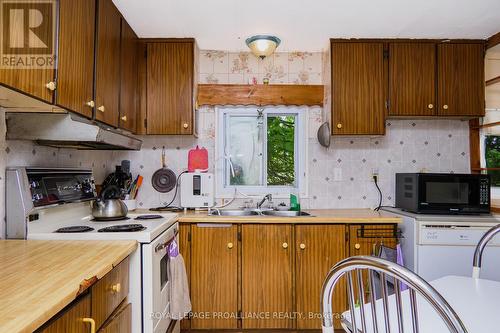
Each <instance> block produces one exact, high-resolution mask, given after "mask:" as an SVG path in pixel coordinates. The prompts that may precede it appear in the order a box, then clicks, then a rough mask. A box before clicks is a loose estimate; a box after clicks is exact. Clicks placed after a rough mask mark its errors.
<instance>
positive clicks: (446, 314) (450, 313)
mask: <svg viewBox="0 0 500 333" xmlns="http://www.w3.org/2000/svg"><path fill="white" fill-rule="evenodd" d="M363 270H367V271H368V286H369V288H370V300H369V301H370V303H371V304H370V309H371V313H372V315H371V317H372V321H373V323H372V324H373V332H374V333H379V330H378V321H377V311H376V306H375V302H376V298H375V292H374V291H375V288H376V283H375V281H374V279H373V273H374V272H377V273H379V274H380V286H381V293H382V307H383V309H384V323H385V328H386V330H385V331H380V333H391V330H390V326H389V318H390V317H389V302H388V297H389V295H388V291H387V279H386V277H390V278H392V279H394V287H395V288H394V289H395V290H394V292H395V304H396V310H397V315H398V318H397V319H398V322H397V323H398V326H397V327H398V332H399V333H402V332H403V316H402V312H403V308H402V301H401V283H404V284H406V285H407V286H408V293H409V298H410V307H411V309H410V310H411V311H410V313H411V317H412V328H413V332H414V333H418V332H419V322H418V311H417V301H416V300H417V298H416V295H417V294H418V295H419V296H421V297H422V298H423V299H424V300H426V301H427V302H428V303H429V304H430V305H431V306H432V307H433V309H434V310H435V311H436V312H437V313H438V314H439V316H440V317H441V318H442V320H443V321H444V323H445V324H446V326H447V327H448V330H449V331H450V332H451V333H467V329H466V328H465V326H464V324H463V323H462V321H461V320H460V318H459V317H458V315H457V314H456V312H455V311H454V310H453V309H452V308H451V306H450V305H449V304H448V302H447V301H446V300H445V299H444V298H443V296H441V294H439V292H438V291H437V290H436V289H434V288H433V287H432V286H431V285H430V284H429V283H428V282H427V281H425V280H424V279H422V278H421V277H420V276H418V275H417V274H415V273H413V272H412V271H410V270H408V269H406V268H404V267H403V266H400V265H398V264H395V263H393V262H390V261H388V260H385V259H380V258H377V257H371V256H355V257H350V258H347V259H344V260H342V261H340V262H338V263H337V264H336V265H335V266H333V267H332V269H331V270H330V272H329V273H328V275H327V277H326V279H325V281H324V282H323V288H322V294H321V315H322V330H323V333H333V332H334V320H333V319H334V316H333V314H334V312H333V308H332V296H333V291H334V289H335V286H336V284H337V283H338V282H339V280H340V278H341V277H343V276H345V275H346V276H347V294H348V297H347V299H348V303H349V313H350V316H351V321H350V326H351V328H352V329H351V331H352V332H356V333H357V332H365V333H366V324H367V323H366V314H365V309H364V306H363V305H366V303H365V296H364V292H365V290H364V287H363V281H362V271H363ZM353 272H355V275H356V281H355V282H356V288H357V290H358V294H359V301H360V303H361V304H360V306H359V314H360V317H361V318H360V319H361V327H360V329H358V327H357V326H358V325H357V321H356V313H355V311H354V307H355V295H354V286H353V283H354V282H353V278H352V277H353Z"/></svg>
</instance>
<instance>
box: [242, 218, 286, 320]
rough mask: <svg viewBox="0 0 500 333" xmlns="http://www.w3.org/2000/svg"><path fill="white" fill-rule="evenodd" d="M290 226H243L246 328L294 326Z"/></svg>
mask: <svg viewBox="0 0 500 333" xmlns="http://www.w3.org/2000/svg"><path fill="white" fill-rule="evenodd" d="M292 242H293V239H292V226H291V225H278V224H244V225H242V226H241V272H242V273H241V292H242V296H241V301H242V307H241V310H242V315H243V321H242V322H243V328H244V329H246V328H282V329H284V328H292V327H293V321H292V319H291V317H290V316H291V315H292V312H293V284H292V261H293V243H292Z"/></svg>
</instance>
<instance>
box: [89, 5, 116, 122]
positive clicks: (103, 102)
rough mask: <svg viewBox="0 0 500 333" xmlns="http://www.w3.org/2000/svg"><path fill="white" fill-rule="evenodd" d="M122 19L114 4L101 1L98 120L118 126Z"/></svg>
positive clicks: (98, 39) (98, 50)
mask: <svg viewBox="0 0 500 333" xmlns="http://www.w3.org/2000/svg"><path fill="white" fill-rule="evenodd" d="M120 26H121V16H120V12H119V11H118V9H117V8H116V7H115V5H114V4H113V2H112V1H111V0H98V13H97V34H96V38H97V42H96V45H97V50H96V75H95V96H96V97H95V107H96V111H95V118H96V119H97V120H99V121H102V122H103V123H106V124H108V125H111V126H115V127H117V126H118V118H119V104H120V37H121V36H120Z"/></svg>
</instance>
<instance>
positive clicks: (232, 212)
mask: <svg viewBox="0 0 500 333" xmlns="http://www.w3.org/2000/svg"><path fill="white" fill-rule="evenodd" d="M209 215H210V216H279V217H298V216H311V214H309V213H306V212H297V211H292V210H260V209H220V210H219V209H215V210H212V211H210V213H209Z"/></svg>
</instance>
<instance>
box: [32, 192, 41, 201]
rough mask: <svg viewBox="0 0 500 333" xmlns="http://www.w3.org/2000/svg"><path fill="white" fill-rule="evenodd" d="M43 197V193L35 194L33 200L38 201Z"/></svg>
mask: <svg viewBox="0 0 500 333" xmlns="http://www.w3.org/2000/svg"><path fill="white" fill-rule="evenodd" d="M42 198H43V195H41V194H40V193H35V194H33V201H38V200H40V199H42Z"/></svg>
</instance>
